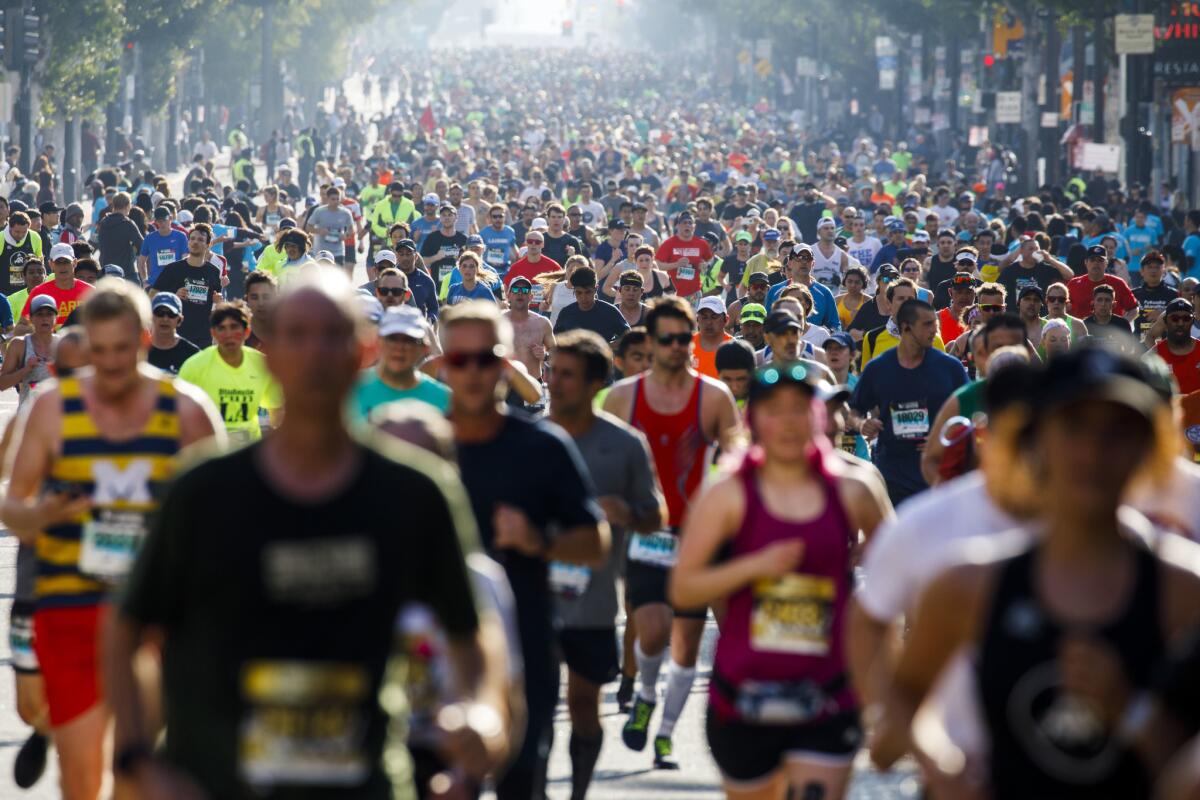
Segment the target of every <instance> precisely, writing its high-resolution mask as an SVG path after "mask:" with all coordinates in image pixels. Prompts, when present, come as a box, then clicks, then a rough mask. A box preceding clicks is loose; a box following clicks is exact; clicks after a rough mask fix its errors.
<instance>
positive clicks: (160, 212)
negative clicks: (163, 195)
mask: <svg viewBox="0 0 1200 800" xmlns="http://www.w3.org/2000/svg"><path fill="white" fill-rule="evenodd" d="M154 218H155V219H170V218H171V209H169V208H167V207H166V206H159V207H157V208H156V209H154Z"/></svg>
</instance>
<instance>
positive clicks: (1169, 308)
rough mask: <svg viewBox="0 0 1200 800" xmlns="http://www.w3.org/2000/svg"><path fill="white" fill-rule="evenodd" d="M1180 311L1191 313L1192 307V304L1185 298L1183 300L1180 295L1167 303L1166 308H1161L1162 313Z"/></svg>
mask: <svg viewBox="0 0 1200 800" xmlns="http://www.w3.org/2000/svg"><path fill="white" fill-rule="evenodd" d="M1180 311H1182V312H1184V313H1186V314H1191V313H1192V312H1193V311H1194V309H1193V307H1192V304H1191V303H1189V302H1188V301H1187V300H1184V299H1183V298H1182V297H1176V298H1175V299H1174V300H1172V301H1171V302H1169V303H1167V305H1166V308H1164V309H1163V314H1174V313H1177V312H1180Z"/></svg>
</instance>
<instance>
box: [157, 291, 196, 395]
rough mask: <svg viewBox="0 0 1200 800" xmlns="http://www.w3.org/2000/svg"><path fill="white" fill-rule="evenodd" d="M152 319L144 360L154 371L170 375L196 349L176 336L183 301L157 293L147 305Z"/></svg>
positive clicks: (171, 295) (177, 334) (174, 373)
mask: <svg viewBox="0 0 1200 800" xmlns="http://www.w3.org/2000/svg"><path fill="white" fill-rule="evenodd" d="M150 310H151V312H152V313H153V314H154V319H153V320H152V321H151V323H150V352H149V353H148V354H147V356H146V360H147V361H149V362H150V366H152V367H158V368H159V369H161V370H163V371H164V372H169V373H171V374H172V375H178V374H179V368H180V367H182V366H183V362H184V361H187V360H188V358H189V357H190V356H193V355H195V354H196V353H199V352H200V348H199V347H196V345H194V344H192V343H191V342H189V341H188V340H187V339H184V338H183V337H181V336H180V335H179V326H180V324H181V323H182V322H183V301H182V300H180V299H179V298H178V297H176V296H175V295H173V294H170V293H168V292H160V293H158V294H156V295H155V296H154V299H153V300H151V301H150Z"/></svg>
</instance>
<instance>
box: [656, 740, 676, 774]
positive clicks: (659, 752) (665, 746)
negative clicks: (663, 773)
mask: <svg viewBox="0 0 1200 800" xmlns="http://www.w3.org/2000/svg"><path fill="white" fill-rule="evenodd" d="M654 768H655V769H679V763H678V762H677V761H674V760H673V759H672V758H671V737H670V736H655V737H654Z"/></svg>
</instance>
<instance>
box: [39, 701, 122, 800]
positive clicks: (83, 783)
mask: <svg viewBox="0 0 1200 800" xmlns="http://www.w3.org/2000/svg"><path fill="white" fill-rule="evenodd" d="M110 718H111V715H110V714H109V711H108V708H107V707H106V706H104V705H102V704H97V705H94V706H92V707H91V708H90V709H88V710H87V711H85V712H84V713H83V714H81V715H80V716H78V717H75V719H73V720H71V721H70V722H67V723H65V724H63V725H59V726H58V727H56V728H54V729H53V730H52V731H51V736H52V737H53V739H54V747H55V749H57V750H58V768H59V772H60V773H61V780H62V791H63V798H64V800H96V798H98V797H99V796H100V785H101V783H102V782H103V779H104V763H105V758H104V750H105V748H104V738H105V733H106V731H107V730H108V723H109V720H110Z"/></svg>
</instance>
